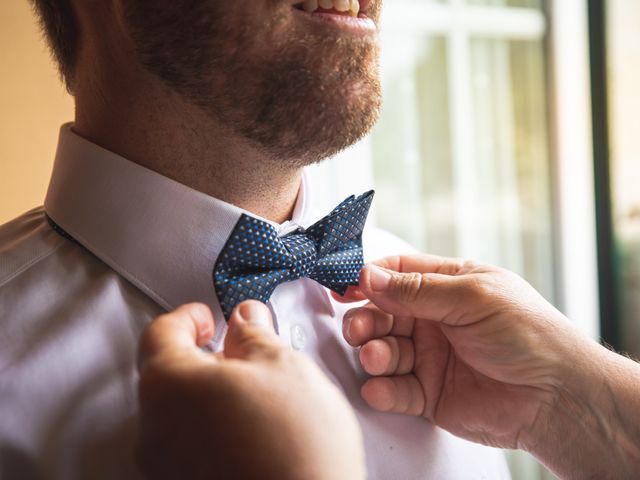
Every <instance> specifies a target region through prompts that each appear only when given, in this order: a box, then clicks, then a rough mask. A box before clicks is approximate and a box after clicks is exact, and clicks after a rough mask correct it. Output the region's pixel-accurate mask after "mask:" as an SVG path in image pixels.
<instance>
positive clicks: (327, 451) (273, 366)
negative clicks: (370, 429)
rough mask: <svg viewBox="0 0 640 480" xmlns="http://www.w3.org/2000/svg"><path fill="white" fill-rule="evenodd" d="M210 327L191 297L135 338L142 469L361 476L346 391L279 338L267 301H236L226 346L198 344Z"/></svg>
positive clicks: (161, 474)
mask: <svg viewBox="0 0 640 480" xmlns="http://www.w3.org/2000/svg"><path fill="white" fill-rule="evenodd" d="M213 332H214V323H213V318H212V316H211V312H210V311H209V309H208V308H207V307H206V306H204V305H199V304H191V305H185V306H183V307H181V308H179V309H178V310H176V311H175V312H172V313H170V314H167V315H163V316H161V317H159V318H158V319H156V320H155V321H154V322H153V323H152V324H151V325H150V326H149V327H148V328H147V329H146V330H145V332H144V334H143V336H142V338H141V343H140V363H141V374H140V383H139V402H140V422H141V429H140V435H139V441H138V448H137V454H138V459H139V464H140V466H141V467H142V470H143V472H144V474H145V476H146V477H147V478H153V479H154V480H157V479H160V480H162V479H175V478H180V479H189V480H196V479H211V478H216V479H238V478H242V479H249V480H250V479H271V478H273V479H283V480H289V479H291V480H294V479H295V480H297V479H299V480H303V479H304V480H307V479H310V480H328V479H344V480H352V479H355V480H357V479H364V478H365V476H366V474H365V472H366V471H365V466H364V465H365V463H364V448H363V443H362V435H361V432H360V428H359V425H358V423H357V420H356V419H355V416H354V414H353V412H352V410H351V408H350V407H349V404H348V403H347V400H346V398H345V397H344V396H343V395H342V393H341V392H339V391H338V389H337V388H336V387H335V386H334V385H333V384H332V383H331V382H330V381H329V380H328V379H327V377H326V376H325V375H324V374H323V373H322V372H321V371H320V369H319V368H318V367H317V366H316V365H315V364H314V363H312V362H311V361H309V360H308V359H306V358H305V357H304V356H302V355H300V354H298V353H296V352H294V351H292V350H291V349H289V348H287V347H286V346H285V345H284V344H282V343H281V341H280V340H279V338H278V337H277V336H276V334H275V332H274V331H273V327H272V323H271V316H270V313H269V310H268V309H267V308H266V307H265V306H264V305H262V304H260V303H258V302H254V301H249V302H245V303H243V304H241V305H239V306H238V307H237V308H236V310H235V311H234V313H233V315H232V317H231V319H230V321H229V331H228V334H227V337H226V339H225V345H224V353H221V354H212V353H205V352H204V351H203V350H201V349H200V348H198V347H199V346H201V345H204V344H206V343H207V342H208V341H209V340H211V338H212V336H213Z"/></svg>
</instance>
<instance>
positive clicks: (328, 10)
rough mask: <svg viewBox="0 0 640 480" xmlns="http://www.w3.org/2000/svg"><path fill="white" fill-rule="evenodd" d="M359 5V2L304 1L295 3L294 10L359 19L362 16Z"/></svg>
mask: <svg viewBox="0 0 640 480" xmlns="http://www.w3.org/2000/svg"><path fill="white" fill-rule="evenodd" d="M360 4H361V0H304V1H303V2H299V3H296V4H295V5H294V8H297V9H298V10H304V11H305V12H307V13H323V14H327V15H342V16H349V17H359V16H362V15H363V14H364V11H362V10H363V9H362V8H361V5H360Z"/></svg>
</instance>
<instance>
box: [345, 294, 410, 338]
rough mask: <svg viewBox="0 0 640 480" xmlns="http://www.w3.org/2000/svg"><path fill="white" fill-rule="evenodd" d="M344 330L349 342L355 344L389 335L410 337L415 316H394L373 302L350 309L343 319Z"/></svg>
mask: <svg viewBox="0 0 640 480" xmlns="http://www.w3.org/2000/svg"><path fill="white" fill-rule="evenodd" d="M342 322H343V323H342V332H343V335H344V338H345V339H346V340H347V342H348V343H349V344H350V345H352V346H354V347H357V346H360V345H362V344H363V343H365V342H367V341H369V340H371V339H374V338H381V337H384V336H387V335H395V336H402V337H409V336H411V334H412V332H413V326H414V323H415V320H414V318H413V317H400V316H398V317H394V316H393V315H390V314H388V313H385V312H383V311H381V310H380V309H378V308H377V307H376V306H375V305H373V304H368V305H365V306H364V307H360V308H354V309H351V310H349V311H348V312H347V313H346V314H345V316H344V319H343V321H342Z"/></svg>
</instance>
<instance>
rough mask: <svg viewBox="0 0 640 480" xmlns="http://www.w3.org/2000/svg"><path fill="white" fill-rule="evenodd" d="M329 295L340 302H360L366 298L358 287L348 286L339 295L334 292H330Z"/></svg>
mask: <svg viewBox="0 0 640 480" xmlns="http://www.w3.org/2000/svg"><path fill="white" fill-rule="evenodd" d="M331 296H332V297H333V298H334V300H336V301H337V302H340V303H353V302H362V301H363V300H366V299H367V297H366V296H365V295H364V293H362V292H361V291H360V288H358V287H354V286H352V287H349V288H347V291H346V292H344V295H340V294H338V293H336V292H333V291H332V292H331Z"/></svg>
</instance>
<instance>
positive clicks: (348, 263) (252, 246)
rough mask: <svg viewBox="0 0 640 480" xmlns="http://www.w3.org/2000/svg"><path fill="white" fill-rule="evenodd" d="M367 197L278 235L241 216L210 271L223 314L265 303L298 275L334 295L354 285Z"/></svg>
mask: <svg viewBox="0 0 640 480" xmlns="http://www.w3.org/2000/svg"><path fill="white" fill-rule="evenodd" d="M373 195H374V192H373V191H370V192H367V193H365V194H363V195H361V196H360V197H357V198H356V197H354V196H352V197H349V198H347V199H346V200H345V201H343V202H342V203H341V204H340V205H338V206H337V207H336V208H335V209H334V210H333V211H332V212H331V213H330V214H329V215H327V216H326V217H324V218H323V219H321V220H319V221H318V222H316V223H315V224H313V225H312V226H311V227H309V228H308V229H307V230H304V229H298V230H296V231H294V232H291V233H289V234H287V235H285V236H283V237H279V236H278V233H277V231H276V229H275V228H274V227H273V226H272V225H271V224H269V223H267V222H265V221H262V220H259V219H257V218H254V217H251V216H249V215H244V214H243V215H242V216H241V217H240V219H239V220H238V223H237V224H236V226H235V228H234V229H233V231H232V233H231V235H230V236H229V239H228V240H227V243H226V244H225V246H224V247H223V249H222V251H221V252H220V255H219V256H218V260H217V261H216V265H215V268H214V271H213V283H214V287H215V291H216V294H217V296H218V300H219V302H220V306H221V308H222V312H223V314H224V316H225V318H226V319H227V320H228V319H229V317H230V316H231V312H232V311H233V309H234V308H235V306H236V305H237V304H238V303H240V302H242V301H244V300H249V299H254V300H259V301H262V302H267V301H268V300H269V298H270V297H271V295H272V293H273V291H274V290H275V289H276V287H277V286H278V285H280V284H281V283H285V282H289V281H293V280H297V279H299V278H302V277H308V278H311V279H313V280H315V281H317V282H318V283H320V284H322V285H324V286H325V287H327V288H329V289H331V290H333V291H335V292H337V293H340V294H344V292H345V291H346V289H347V287H348V286H350V285H357V284H358V277H359V274H360V270H362V267H363V266H364V260H363V252H362V231H363V229H364V224H365V221H366V217H367V214H368V212H369V209H370V207H371V202H372V200H373Z"/></svg>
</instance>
